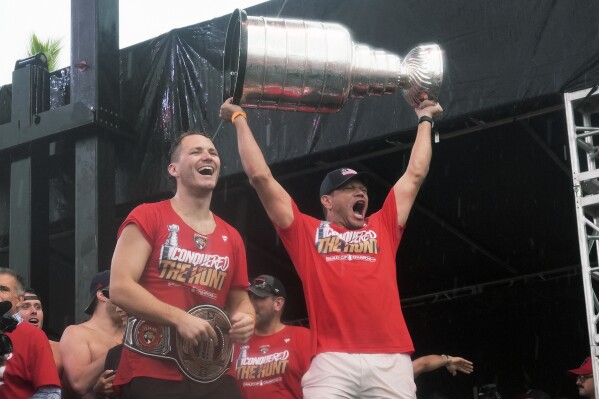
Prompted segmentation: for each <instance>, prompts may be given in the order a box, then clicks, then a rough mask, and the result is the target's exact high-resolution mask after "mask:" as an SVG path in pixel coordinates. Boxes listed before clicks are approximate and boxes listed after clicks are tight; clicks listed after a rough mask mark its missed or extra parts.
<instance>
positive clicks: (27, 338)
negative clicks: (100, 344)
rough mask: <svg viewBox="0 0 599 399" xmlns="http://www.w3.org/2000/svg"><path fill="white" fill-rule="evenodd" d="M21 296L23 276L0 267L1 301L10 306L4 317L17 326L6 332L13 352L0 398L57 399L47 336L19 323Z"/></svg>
mask: <svg viewBox="0 0 599 399" xmlns="http://www.w3.org/2000/svg"><path fill="white" fill-rule="evenodd" d="M23 293H24V284H23V279H22V277H21V276H19V275H18V274H17V273H15V272H14V271H13V270H11V269H7V268H0V302H4V301H10V302H11V304H12V307H11V309H10V310H9V311H8V312H6V314H5V315H4V316H5V317H11V318H13V319H15V321H16V322H18V323H19V324H18V325H17V326H16V328H15V329H14V330H13V331H10V332H8V330H7V332H6V333H5V334H6V336H7V337H8V338H10V340H11V341H12V346H13V351H12V353H9V354H7V355H5V359H6V362H5V365H4V367H5V369H4V373H3V375H2V380H1V382H2V384H1V385H0V399H29V398H31V397H34V395H39V397H44V398H49V399H59V398H60V380H59V378H58V370H57V369H56V364H55V363H54V358H53V357H52V350H51V349H50V342H49V341H48V337H47V336H46V334H45V333H44V332H43V331H42V330H40V329H39V328H37V327H35V326H34V325H32V324H30V323H27V322H22V318H21V316H20V315H19V312H18V311H17V308H18V306H19V304H20V303H21V302H22V301H23ZM15 324H16V323H15ZM36 397H38V396H36Z"/></svg>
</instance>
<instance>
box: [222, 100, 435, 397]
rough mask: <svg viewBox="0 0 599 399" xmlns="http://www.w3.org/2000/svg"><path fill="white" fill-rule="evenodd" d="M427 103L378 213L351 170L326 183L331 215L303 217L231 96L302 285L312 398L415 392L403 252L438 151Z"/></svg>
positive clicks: (229, 117)
mask: <svg viewBox="0 0 599 399" xmlns="http://www.w3.org/2000/svg"><path fill="white" fill-rule="evenodd" d="M442 111H443V109H442V108H441V106H440V105H439V104H438V103H436V102H433V101H430V100H425V101H423V102H422V103H421V105H420V106H419V108H417V109H415V112H416V116H417V117H418V131H417V133H416V140H415V142H414V145H413V148H412V152H411V155H410V160H409V162H408V165H407V168H406V170H405V172H404V173H403V175H402V176H401V177H400V178H399V180H397V182H396V183H395V185H394V186H393V188H392V189H391V190H390V192H389V194H388V195H387V198H386V200H385V202H384V204H383V206H382V208H381V209H380V210H379V211H378V212H375V213H373V214H372V215H370V216H369V217H367V216H366V213H367V210H368V189H367V187H366V180H367V175H365V174H363V173H358V172H356V171H354V170H353V169H350V168H340V169H336V170H334V171H332V172H330V173H328V174H327V175H326V177H325V178H324V180H323V181H322V184H321V186H320V203H321V205H322V207H323V208H324V212H325V220H319V219H316V218H314V217H311V216H308V215H306V214H303V213H301V212H300V210H299V209H298V207H297V205H296V203H295V202H294V201H293V199H292V198H291V197H290V195H289V194H288V193H287V191H285V189H284V188H283V187H282V186H281V185H280V184H279V182H277V180H275V178H274V177H273V175H272V173H271V171H270V168H269V167H268V165H267V163H266V161H265V159H264V156H263V154H262V152H261V150H260V147H259V146H258V144H257V142H256V140H255V139H254V136H253V134H252V132H251V130H250V128H249V126H248V123H247V119H246V115H245V112H243V110H242V109H241V107H239V106H238V105H235V104H233V103H232V99H228V100H226V101H225V102H224V103H223V105H222V106H221V109H220V117H221V118H222V119H223V120H225V121H229V122H231V123H233V124H234V126H235V129H236V132H237V145H238V150H239V155H240V158H241V163H242V165H243V169H244V171H245V173H246V174H247V176H248V177H249V180H250V184H251V185H252V186H253V187H254V189H255V190H256V191H257V193H258V197H259V198H260V201H261V202H262V205H263V206H264V208H265V209H266V213H267V214H268V216H269V218H270V220H271V221H272V223H273V224H274V226H275V228H276V230H277V232H278V234H279V236H280V238H281V241H282V242H283V244H284V245H285V248H286V249H287V252H288V253H289V256H290V257H291V260H292V261H293V264H294V266H295V269H296V270H297V272H298V274H299V277H300V279H301V280H302V283H303V288H304V296H305V299H306V304H307V308H308V316H309V320H310V331H311V332H312V355H314V358H313V359H312V363H311V365H310V369H309V370H308V372H307V373H306V374H305V375H304V378H303V380H302V389H303V394H304V398H306V399H314V398H323V397H337V396H339V397H341V396H343V397H358V396H359V397H372V398H375V397H376V398H402V399H406V398H416V385H415V383H414V375H413V369H412V361H411V359H410V354H411V353H412V352H413V351H414V347H413V344H412V340H411V338H410V334H409V332H408V329H407V326H406V323H405V321H404V318H403V314H402V310H401V306H400V301H399V293H398V286H397V271H396V268H397V266H396V259H395V255H396V252H397V249H398V247H399V243H400V241H401V237H402V234H403V232H404V228H405V225H406V222H407V220H408V215H409V213H410V209H411V208H412V205H413V204H414V201H415V200H416V195H417V194H418V191H419V190H420V186H421V185H422V182H423V181H424V178H425V177H426V175H427V173H428V170H429V166H430V161H431V157H432V143H431V131H432V127H433V117H435V116H439V115H440V114H441V113H442Z"/></svg>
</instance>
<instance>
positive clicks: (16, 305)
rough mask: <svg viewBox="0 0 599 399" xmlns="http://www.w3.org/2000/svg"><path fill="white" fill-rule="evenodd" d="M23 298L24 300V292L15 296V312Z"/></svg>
mask: <svg viewBox="0 0 599 399" xmlns="http://www.w3.org/2000/svg"><path fill="white" fill-rule="evenodd" d="M24 300H25V294H21V295H19V296H17V303H16V304H15V309H16V310H17V312H18V311H19V307H20V306H21V304H22V303H23V301H24Z"/></svg>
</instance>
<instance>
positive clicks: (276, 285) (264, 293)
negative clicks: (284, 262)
mask: <svg viewBox="0 0 599 399" xmlns="http://www.w3.org/2000/svg"><path fill="white" fill-rule="evenodd" d="M249 290H250V292H251V293H252V294H254V295H256V296H259V297H260V298H266V297H268V296H282V297H283V298H286V297H287V292H286V291H285V287H283V283H281V282H280V281H279V279H277V278H275V277H273V276H269V275H268V274H263V275H261V276H258V277H256V278H255V279H253V280H252V283H251V284H250V288H249Z"/></svg>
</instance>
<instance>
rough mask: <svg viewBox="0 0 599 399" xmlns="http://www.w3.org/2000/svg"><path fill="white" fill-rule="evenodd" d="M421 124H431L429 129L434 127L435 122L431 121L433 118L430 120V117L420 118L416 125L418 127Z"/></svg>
mask: <svg viewBox="0 0 599 399" xmlns="http://www.w3.org/2000/svg"><path fill="white" fill-rule="evenodd" d="M422 122H428V123H430V124H431V129H432V128H433V127H435V122H434V121H433V118H431V117H430V116H426V115H424V116H421V117H420V119H418V124H419V125H420V124H421V123H422Z"/></svg>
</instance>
